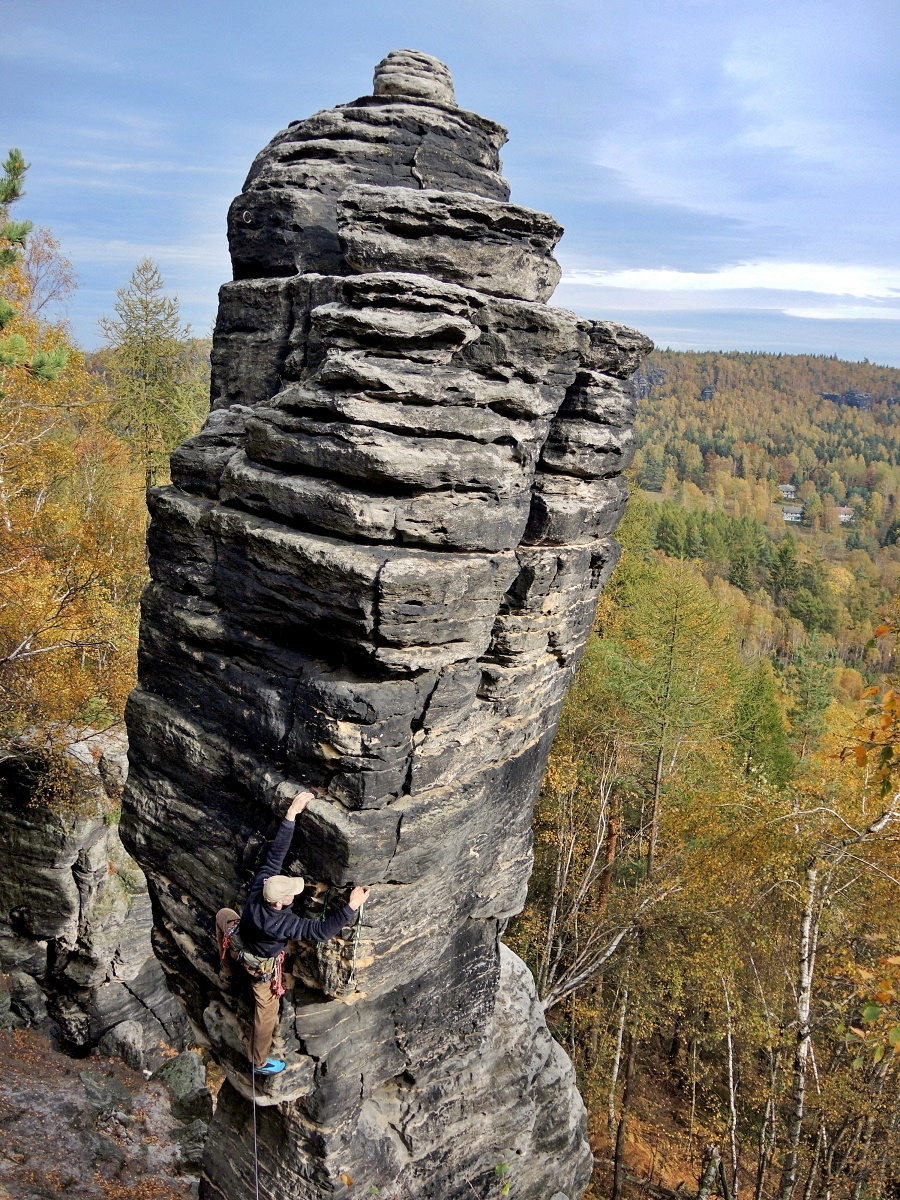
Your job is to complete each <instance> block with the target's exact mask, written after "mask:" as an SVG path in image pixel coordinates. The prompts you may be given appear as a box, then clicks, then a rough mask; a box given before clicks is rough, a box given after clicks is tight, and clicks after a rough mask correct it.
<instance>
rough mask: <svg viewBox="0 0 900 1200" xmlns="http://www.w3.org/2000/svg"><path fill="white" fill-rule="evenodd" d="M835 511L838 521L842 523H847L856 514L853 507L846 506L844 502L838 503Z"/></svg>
mask: <svg viewBox="0 0 900 1200" xmlns="http://www.w3.org/2000/svg"><path fill="white" fill-rule="evenodd" d="M837 512H838V520H839V521H840V523H841V524H842V525H849V524H850V522H851V521H852V520H853V518H854V517H855V516H856V513H855V512H854V511H853V509H852V508H850V507H848V505H846V504H841V505H839V506H838V510H837Z"/></svg>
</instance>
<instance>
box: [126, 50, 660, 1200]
mask: <svg viewBox="0 0 900 1200" xmlns="http://www.w3.org/2000/svg"><path fill="white" fill-rule="evenodd" d="M504 140H505V131H504V130H502V129H501V128H500V127H499V126H497V125H495V124H493V123H492V122H490V121H486V120H485V119H484V118H482V117H478V116H476V115H474V114H472V113H468V112H465V111H463V110H461V109H459V108H458V107H457V106H456V103H455V99H454V94H453V88H452V81H451V80H450V76H449V72H448V71H447V69H446V67H444V66H443V64H441V63H438V62H437V61H436V60H434V59H431V58H429V57H428V56H427V55H422V54H419V53H417V52H414V51H399V52H395V53H394V54H391V55H389V56H388V58H387V59H385V60H384V62H382V63H381V64H379V66H378V68H377V69H376V74H375V86H374V91H373V95H371V96H366V97H363V98H361V99H359V100H357V101H354V102H353V103H352V104H349V105H343V106H340V107H338V108H336V109H333V110H331V111H328V112H323V113H317V114H316V115H315V116H313V117H311V118H309V119H308V120H306V121H298V122H294V123H293V124H291V125H290V126H289V127H288V129H287V130H285V131H284V132H282V133H280V134H278V135H277V137H275V138H274V139H273V141H272V142H271V143H270V144H269V146H267V147H266V149H265V150H264V151H263V152H262V153H261V154H260V155H259V156H258V158H257V159H256V161H255V163H254V164H253V167H252V169H251V172H250V175H249V177H248V180H247V183H246V185H245V188H244V191H243V192H242V194H241V195H240V196H239V197H238V198H237V199H236V200H235V202H234V204H233V205H232V207H231V211H230V214H229V239H230V245H231V251H232V258H233V262H234V271H235V281H234V282H232V283H229V284H226V285H225V286H224V287H223V288H222V290H221V294H220V306H219V316H218V322H217V326H216V332H215V339H214V347H213V366H214V371H213V385H212V402H213V403H212V412H211V414H210V417H209V419H208V421H207V423H206V425H205V426H204V428H203V429H202V430H201V431H200V433H198V434H197V435H196V436H195V437H194V438H192V439H190V440H189V441H188V442H186V443H185V444H184V445H182V446H181V447H180V448H179V449H178V450H177V451H176V452H175V454H174V455H173V457H172V479H173V485H172V486H171V487H167V488H160V489H157V490H156V491H154V492H153V493H152V495H151V511H152V523H151V526H150V532H149V548H150V567H151V574H152V583H151V584H150V585H149V586H148V588H147V591H146V593H145V596H144V601H143V620H142V632H141V658H140V686H139V687H138V688H137V690H136V691H135V692H134V693H133V695H132V697H131V700H130V702H129V709H128V727H129V735H130V758H131V772H130V775H129V782H128V788H127V793H126V803H125V816H124V819H123V835H124V836H125V838H126V844H127V845H128V846H129V847H130V849H131V851H132V853H133V854H134V855H135V857H136V858H137V859H138V861H139V862H140V863H141V865H142V867H143V868H144V870H145V871H146V872H147V875H148V879H149V881H150V889H151V895H152V897H153V903H154V914H155V926H156V942H155V944H156V948H157V953H158V954H159V956H160V958H161V961H162V962H163V964H164V966H165V967H166V970H167V973H168V975H169V981H170V986H172V987H173V988H174V990H175V991H176V992H177V993H178V994H179V995H180V996H181V997H182V999H183V1000H184V1002H185V1004H186V1006H187V1010H188V1012H189V1013H190V1015H191V1018H192V1020H193V1022H194V1025H195V1027H196V1030H197V1032H198V1036H201V1037H203V1038H204V1039H206V1040H207V1041H208V1042H209V1044H210V1045H211V1047H212V1049H213V1052H214V1053H215V1055H216V1057H217V1059H218V1060H219V1061H220V1062H221V1064H222V1065H223V1067H224V1069H225V1072H226V1074H227V1077H228V1082H227V1083H226V1084H225V1085H224V1086H223V1088H222V1091H221V1093H220V1099H219V1104H218V1107H217V1110H216V1115H215V1117H214V1120H213V1123H212V1126H211V1130H210V1139H209V1142H208V1145H207V1151H206V1158H205V1163H204V1177H203V1181H202V1183H201V1195H202V1196H205V1197H207V1200H241V1198H242V1197H245V1196H250V1195H252V1194H253V1160H252V1126H251V1124H250V1112H249V1104H248V1099H249V1097H250V1094H251V1091H250V1080H249V1078H248V1074H247V1065H246V1050H245V1036H246V1031H247V1027H248V1021H249V1002H248V996H247V993H246V992H244V991H242V990H241V989H240V987H238V988H236V989H234V990H231V989H229V987H228V986H227V985H225V984H223V983H222V982H220V980H219V977H218V973H217V967H218V963H217V956H216V949H215V945H214V939H213V932H212V930H213V917H214V914H215V912H216V910H217V909H218V908H219V907H221V906H223V905H233V906H237V907H240V905H241V904H242V902H243V899H244V897H245V895H246V887H247V883H248V881H249V879H250V878H251V877H252V874H253V871H254V869H255V868H256V867H257V865H258V863H259V861H260V854H261V850H262V847H263V844H264V841H265V839H266V838H267V837H269V836H271V835H272V833H273V832H274V830H275V828H276V827H277V824H278V820H279V819H280V817H281V815H282V814H283V812H284V810H285V807H286V805H287V803H288V802H289V800H290V798H291V797H292V796H293V795H295V794H296V793H297V792H298V791H299V790H300V789H301V787H302V785H304V784H307V783H309V784H313V785H316V786H317V787H319V788H320V789H321V795H320V796H319V797H318V798H317V799H316V800H314V801H313V802H311V803H310V805H309V807H308V808H307V810H306V811H305V812H304V813H303V815H302V816H301V817H300V818H299V820H298V823H297V833H296V837H295V841H294V845H293V847H292V850H291V853H290V855H289V858H288V860H287V865H286V869H288V870H290V871H292V872H294V873H297V874H302V875H304V876H305V877H306V878H307V879H309V880H315V881H319V883H318V884H317V885H316V886H315V887H310V888H309V889H308V890H307V892H306V893H305V894H304V896H303V897H302V898H301V901H298V904H297V911H298V912H301V913H303V914H306V915H310V916H318V915H320V914H321V913H322V912H323V911H324V910H325V909H327V908H328V906H329V905H331V904H333V903H334V902H335V900H336V898H337V897H340V896H346V894H347V889H349V887H350V886H351V884H353V883H363V884H369V885H372V895H371V898H370V901H369V903H368V904H367V905H366V907H365V910H364V912H363V914H362V918H361V920H360V921H359V922H358V924H357V925H356V926H354V927H353V928H349V929H346V930H344V933H343V935H342V937H341V938H339V939H337V940H335V941H333V942H331V943H328V944H327V945H325V946H322V947H319V948H318V949H315V948H312V947H309V946H305V945H301V946H299V947H297V948H296V952H295V953H294V954H293V957H292V959H291V960H290V964H289V965H290V976H289V980H288V982H289V987H288V991H287V995H286V996H285V998H284V1001H283V1007H282V1020H281V1025H280V1029H279V1031H278V1034H277V1040H276V1049H278V1050H279V1051H280V1052H283V1053H284V1056H285V1058H286V1061H287V1069H286V1071H285V1072H284V1073H283V1074H282V1075H279V1076H276V1077H273V1078H270V1079H264V1080H262V1081H260V1082H258V1083H257V1090H258V1102H259V1104H260V1105H261V1108H260V1110H259V1120H260V1127H259V1137H260V1162H259V1167H260V1194H261V1195H264V1196H265V1197H269V1198H271V1200H281V1198H282V1197H288V1196H290V1197H296V1198H298V1200H319V1198H322V1197H325V1196H326V1195H327V1196H332V1195H336V1196H348V1197H349V1196H352V1197H361V1196H364V1195H368V1194H372V1192H371V1190H372V1189H373V1188H381V1189H382V1190H383V1191H384V1194H391V1195H393V1194H395V1193H396V1194H398V1195H403V1196H406V1195H410V1196H413V1195H414V1196H423V1197H424V1196H431V1197H434V1198H435V1200H457V1198H459V1200H462V1198H463V1197H470V1196H471V1195H472V1192H473V1190H474V1191H475V1192H476V1193H477V1194H478V1195H480V1196H487V1195H488V1194H489V1192H490V1190H491V1189H492V1188H494V1189H495V1190H496V1186H497V1176H496V1175H495V1167H496V1166H498V1165H499V1164H500V1163H507V1164H509V1167H510V1171H509V1176H508V1177H509V1178H510V1179H511V1181H512V1183H513V1186H514V1189H515V1194H516V1195H517V1196H520V1197H521V1198H522V1200H547V1198H548V1197H550V1196H558V1197H560V1198H562V1197H566V1198H567V1200H576V1197H580V1196H581V1194H582V1192H583V1190H584V1188H585V1186H586V1185H587V1181H588V1179H589V1176H590V1173H591V1155H590V1152H589V1149H588V1145H587V1139H586V1132H585V1114H584V1107H583V1104H582V1102H581V1099H580V1097H579V1095H578V1092H577V1090H576V1087H575V1080H574V1073H573V1071H572V1067H571V1064H570V1063H569V1061H568V1059H567V1058H566V1056H565V1054H564V1053H563V1052H562V1050H561V1049H560V1048H559V1047H558V1046H557V1045H556V1044H555V1043H554V1042H553V1041H552V1039H551V1038H550V1036H549V1034H548V1032H547V1028H546V1024H545V1022H544V1019H543V1014H542V1012H541V1009H540V1005H539V1003H538V1000H537V997H536V995H535V993H534V987H533V983H532V981H531V977H530V975H529V973H528V971H527V969H526V968H525V966H524V964H523V963H521V962H520V961H519V960H518V959H517V958H516V957H515V956H514V955H513V954H512V953H511V952H510V951H509V950H508V949H506V948H505V947H504V946H503V945H502V943H501V942H500V935H501V933H502V930H503V928H504V925H505V923H506V921H507V920H508V919H509V918H510V917H511V916H513V915H514V914H516V913H517V912H519V911H520V910H521V908H522V905H523V903H524V901H525V895H526V888H527V883H528V877H529V874H530V870H531V863H532V854H531V815H532V808H533V804H534V800H535V797H536V794H537V790H538V787H539V785H540V781H541V777H542V775H543V772H544V768H545V765H546V759H547V754H548V752H549V749H550V744H551V741H552V738H553V734H554V731H555V729H556V724H557V721H558V717H559V712H560V707H561V704H562V700H563V696H564V694H565V691H566V688H567V687H568V685H569V683H570V681H571V679H572V674H573V672H574V669H575V666H576V664H577V662H578V659H579V656H580V654H581V652H582V649H583V647H584V643H585V640H586V637H587V634H588V632H589V629H590V626H591V622H592V619H593V613H594V608H595V605H596V600H597V596H598V593H599V591H600V589H601V588H602V586H603V584H604V582H605V581H606V580H607V579H608V577H609V574H610V572H611V571H612V569H613V567H614V565H615V562H616V553H617V551H616V544H615V542H614V541H613V540H612V538H611V537H610V535H611V533H612V531H613V529H614V528H615V526H616V523H617V522H618V520H619V517H620V515H621V513H622V511H623V508H624V504H625V499H626V491H625V487H624V484H623V482H622V480H621V478H620V473H621V471H622V469H623V468H624V467H625V466H627V465H628V463H629V461H630V457H631V454H632V444H633V438H632V429H631V425H632V419H633V409H634V401H633V394H632V390H631V387H630V384H629V382H628V381H629V377H630V375H631V374H632V372H633V371H634V370H635V369H636V368H637V366H638V365H639V363H640V361H641V359H642V358H643V356H644V355H645V354H646V353H647V351H648V350H649V349H650V348H651V343H650V342H649V341H648V339H646V338H644V337H643V336H642V335H640V334H639V333H637V332H635V331H634V330H631V329H627V328H625V327H623V326H620V325H616V324H614V323H612V322H596V321H589V320H586V319H584V318H581V317H579V316H577V315H575V314H573V313H570V312H567V311H565V310H564V309H560V308H555V307H550V306H548V305H547V304H546V300H547V299H548V297H549V295H550V293H551V292H552V290H553V287H554V286H555V284H556V281H557V279H558V278H559V268H558V266H557V264H556V262H555V260H554V259H553V257H552V250H553V247H554V245H555V244H556V242H557V240H558V238H559V236H560V234H561V232H562V231H561V229H560V227H559V226H558V225H557V224H556V222H555V221H553V219H552V218H551V217H549V216H547V215H546V214H543V213H536V212H532V211H530V210H528V209H524V208H521V207H519V206H516V205H513V204H510V203H509V201H508V188H507V185H506V183H505V181H504V180H503V179H502V177H501V176H500V173H499V171H500V162H499V158H498V150H499V147H500V146H501V145H502V144H503V142H504Z"/></svg>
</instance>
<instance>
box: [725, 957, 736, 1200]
mask: <svg viewBox="0 0 900 1200" xmlns="http://www.w3.org/2000/svg"><path fill="white" fill-rule="evenodd" d="M722 991H723V992H724V993H725V1009H726V1012H727V1014H728V1026H727V1043H728V1110H729V1122H728V1133H729V1140H730V1143H731V1194H732V1197H733V1200H738V1187H739V1186H740V1183H739V1180H738V1146H737V1120H738V1115H737V1087H736V1084H735V1080H734V1037H733V1031H732V1024H731V997H730V996H729V995H728V988H727V987H726V985H725V980H724V978H723V979H722Z"/></svg>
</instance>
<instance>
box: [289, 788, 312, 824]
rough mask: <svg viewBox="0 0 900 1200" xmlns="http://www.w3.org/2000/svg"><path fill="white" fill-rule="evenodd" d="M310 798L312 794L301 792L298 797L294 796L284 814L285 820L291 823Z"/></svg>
mask: <svg viewBox="0 0 900 1200" xmlns="http://www.w3.org/2000/svg"><path fill="white" fill-rule="evenodd" d="M312 798H313V794H312V792H301V793H300V795H299V796H295V797H294V798H293V800H292V801H291V804H290V808H289V809H288V810H287V812H286V813H285V814H284V817H285V820H286V821H293V820H294V818H295V817H299V816H300V814H301V813H302V812H303V810H304V808H306V806H307V804H309V802H310V800H312Z"/></svg>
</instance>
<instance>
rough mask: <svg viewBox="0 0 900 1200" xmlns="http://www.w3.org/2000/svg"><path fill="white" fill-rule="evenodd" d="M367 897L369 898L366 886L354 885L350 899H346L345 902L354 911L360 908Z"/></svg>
mask: <svg viewBox="0 0 900 1200" xmlns="http://www.w3.org/2000/svg"><path fill="white" fill-rule="evenodd" d="M368 898H369V889H368V888H364V887H355V888H354V889H353V891H352V892H351V893H350V899H349V900H348V901H347V903H348V904H349V905H350V907H351V908H352V909H353V911H354V912H356V911H357V909H360V908H362V906H363V905H364V904H365V902H366V901H367V900H368Z"/></svg>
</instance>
